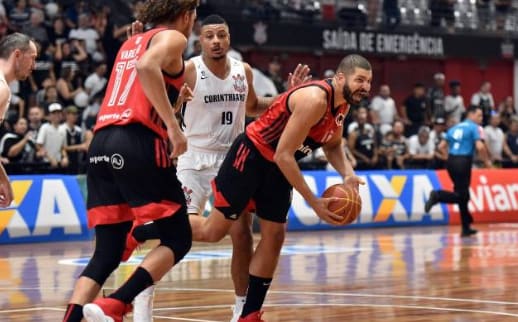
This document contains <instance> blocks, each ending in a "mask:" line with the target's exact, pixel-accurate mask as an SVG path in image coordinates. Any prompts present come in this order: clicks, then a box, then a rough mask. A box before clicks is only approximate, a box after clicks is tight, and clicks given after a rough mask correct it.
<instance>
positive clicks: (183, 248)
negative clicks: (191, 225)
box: [160, 238, 192, 264]
mask: <svg viewBox="0 0 518 322" xmlns="http://www.w3.org/2000/svg"><path fill="white" fill-rule="evenodd" d="M160 246H164V247H167V248H169V249H170V250H171V251H172V252H173V254H174V263H175V264H177V263H178V262H179V261H181V260H182V259H183V258H184V257H185V255H186V254H187V253H188V252H189V250H190V249H191V246H192V238H176V239H174V240H163V241H161V242H160Z"/></svg>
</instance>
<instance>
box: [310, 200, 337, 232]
mask: <svg viewBox="0 0 518 322" xmlns="http://www.w3.org/2000/svg"><path fill="white" fill-rule="evenodd" d="M338 200H339V198H335V197H330V198H319V199H317V201H316V202H315V205H313V210H315V213H316V214H317V216H318V217H319V218H320V219H322V220H323V221H325V222H327V223H328V224H331V225H340V223H341V221H342V220H343V218H342V216H340V215H337V214H335V213H334V212H332V211H330V210H329V204H330V203H331V202H336V201H338Z"/></svg>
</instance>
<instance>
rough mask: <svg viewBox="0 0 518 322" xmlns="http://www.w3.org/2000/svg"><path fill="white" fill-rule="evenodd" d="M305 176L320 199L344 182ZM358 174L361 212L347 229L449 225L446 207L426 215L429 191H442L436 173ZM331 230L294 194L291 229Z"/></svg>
mask: <svg viewBox="0 0 518 322" xmlns="http://www.w3.org/2000/svg"><path fill="white" fill-rule="evenodd" d="M303 174H304V178H305V180H306V182H307V184H308V185H309V187H310V188H311V190H312V191H313V192H314V193H315V194H316V195H319V196H320V195H322V193H323V192H324V190H325V189H326V187H329V186H331V185H333V184H335V183H341V182H342V178H341V177H340V176H339V175H338V174H337V173H336V172H328V171H307V172H304V173H303ZM356 174H357V175H358V176H359V177H361V178H363V180H364V181H365V182H366V184H365V185H363V186H360V195H361V198H362V211H361V214H360V216H359V217H358V219H357V220H356V221H355V222H354V223H352V224H350V225H348V226H346V227H351V228H352V227H387V226H408V225H429V224H433V225H441V224H442V225H444V224H448V222H449V217H448V212H447V207H446V206H445V205H438V206H435V207H433V208H432V210H431V211H430V213H429V214H426V213H424V204H425V202H426V200H427V198H428V196H429V193H430V191H431V190H434V189H439V188H440V184H439V180H438V177H437V174H436V172H435V171H428V170H424V171H423V170H420V171H363V172H362V171H358V172H357V173H356ZM332 227H333V226H330V225H328V224H326V223H325V222H323V221H322V220H321V219H320V218H318V217H317V215H316V214H315V212H314V211H313V209H312V208H311V207H310V206H309V205H308V204H307V203H306V201H305V200H304V199H303V198H302V196H301V195H300V194H299V193H298V192H297V191H296V190H294V191H293V202H292V206H291V209H290V212H289V217H288V229H289V230H304V229H329V228H332ZM337 228H340V229H343V227H337Z"/></svg>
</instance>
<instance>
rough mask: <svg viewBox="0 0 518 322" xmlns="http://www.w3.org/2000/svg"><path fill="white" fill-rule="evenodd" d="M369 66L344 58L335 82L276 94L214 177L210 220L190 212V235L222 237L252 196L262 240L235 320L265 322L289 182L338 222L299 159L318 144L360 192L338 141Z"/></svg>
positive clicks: (364, 88) (365, 88) (366, 83)
mask: <svg viewBox="0 0 518 322" xmlns="http://www.w3.org/2000/svg"><path fill="white" fill-rule="evenodd" d="M371 79H372V68H371V66H370V63H369V62H368V61H367V60H366V59H365V58H363V57H362V56H359V55H349V56H346V57H345V58H344V59H343V60H342V61H341V63H340V65H339V66H338V68H337V71H336V75H335V76H334V77H333V78H332V79H327V80H322V81H314V82H310V83H307V84H304V85H301V86H298V87H295V88H293V89H291V90H289V91H287V92H286V93H284V94H281V95H280V96H279V97H277V99H276V100H275V101H274V102H273V103H272V105H270V107H269V108H268V110H267V111H266V112H265V113H263V114H262V115H261V116H260V117H259V118H258V119H257V120H255V121H254V122H252V123H251V124H250V125H249V126H248V127H247V129H246V130H245V133H243V134H240V135H239V136H238V137H237V138H236V140H235V141H234V143H233V144H232V146H231V147H230V150H229V152H228V154H227V155H226V157H225V160H224V161H223V164H222V165H221V168H220V169H219V171H218V174H217V176H216V178H215V179H214V181H213V192H214V196H215V200H214V205H215V207H214V208H213V209H212V211H211V213H210V215H209V216H208V217H207V218H204V217H200V216H196V217H195V216H191V217H190V221H191V225H192V227H193V231H194V232H195V233H194V234H195V235H197V236H199V238H200V239H201V240H203V241H207V242H216V241H219V240H221V239H222V238H223V237H224V236H225V234H226V233H227V232H228V230H229V229H230V228H231V226H232V223H233V222H234V221H235V220H237V219H238V217H239V216H240V214H241V213H242V211H243V209H245V207H246V205H247V203H248V202H249V200H251V199H253V200H254V201H255V206H256V213H257V216H258V217H259V225H260V229H261V240H260V241H259V243H258V245H257V247H256V249H255V252H254V254H253V255H252V260H251V263H250V266H249V283H248V291H247V294H246V301H245V305H244V307H243V311H242V313H241V317H240V319H239V320H238V321H256V322H259V321H262V320H261V315H262V312H261V307H262V305H263V302H264V298H265V296H266V293H267V291H268V288H269V286H270V283H271V281H272V277H273V274H274V271H275V268H276V266H277V262H278V259H279V255H280V251H281V248H282V245H283V242H284V236H285V223H286V216H287V213H288V209H289V207H290V202H291V193H292V187H295V189H297V191H298V192H299V193H300V194H301V195H302V196H303V197H304V199H305V200H306V201H307V202H308V204H309V205H310V206H311V207H312V208H313V209H314V211H315V212H316V214H317V215H318V216H319V217H320V218H321V219H322V220H324V221H326V222H328V223H331V224H337V223H338V221H339V220H340V218H341V217H340V216H338V215H336V214H334V213H333V212H331V211H329V210H328V204H329V202H330V201H332V200H333V198H319V197H316V196H315V195H314V194H313V192H312V191H311V190H310V188H309V186H308V185H307V183H306V182H305V181H304V177H303V176H302V173H301V171H300V168H299V166H298V164H297V159H300V158H302V157H304V156H306V155H308V154H309V153H311V152H312V150H313V149H316V148H318V147H320V146H323V148H324V152H325V154H326V157H327V159H328V161H329V162H330V163H331V164H332V165H333V167H334V168H335V169H336V170H337V171H338V173H339V174H340V175H341V176H342V177H343V178H344V184H346V185H351V186H352V187H354V188H355V189H358V184H359V183H362V182H361V180H360V179H359V178H358V177H356V176H355V175H354V171H353V169H352V167H351V164H350V163H349V161H347V159H346V158H345V155H344V150H343V149H342V146H341V140H342V132H343V120H344V118H345V116H346V114H347V112H348V110H349V107H348V105H347V103H349V104H358V103H360V101H361V100H362V99H364V98H366V97H367V96H368V94H369V91H370V87H371Z"/></svg>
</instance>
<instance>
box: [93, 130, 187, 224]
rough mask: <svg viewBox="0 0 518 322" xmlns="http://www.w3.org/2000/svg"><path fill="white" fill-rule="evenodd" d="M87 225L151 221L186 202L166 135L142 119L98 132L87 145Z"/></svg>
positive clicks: (177, 208)
mask: <svg viewBox="0 0 518 322" xmlns="http://www.w3.org/2000/svg"><path fill="white" fill-rule="evenodd" d="M87 189H88V197H87V209H88V226H89V227H94V226H96V225H100V224H115V223H120V222H124V221H132V220H137V221H138V222H141V223H145V222H148V221H152V220H156V219H160V218H164V217H167V216H171V215H172V214H174V213H176V212H177V211H178V210H179V209H180V208H181V207H185V206H186V205H185V197H184V194H183V191H182V188H181V184H180V182H179V181H178V179H177V177H176V169H175V167H174V166H173V164H172V161H171V160H170V159H169V154H168V146H167V141H165V140H163V139H161V138H160V137H158V136H157V135H156V134H155V133H154V132H153V131H151V130H150V129H148V128H147V127H145V126H143V125H141V124H130V125H126V126H110V127H107V128H104V129H101V130H99V131H98V132H96V133H95V135H94V138H93V140H92V143H91V144H90V148H89V151H88V173H87Z"/></svg>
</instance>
